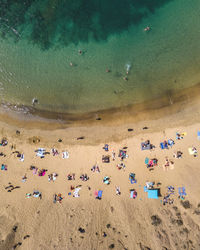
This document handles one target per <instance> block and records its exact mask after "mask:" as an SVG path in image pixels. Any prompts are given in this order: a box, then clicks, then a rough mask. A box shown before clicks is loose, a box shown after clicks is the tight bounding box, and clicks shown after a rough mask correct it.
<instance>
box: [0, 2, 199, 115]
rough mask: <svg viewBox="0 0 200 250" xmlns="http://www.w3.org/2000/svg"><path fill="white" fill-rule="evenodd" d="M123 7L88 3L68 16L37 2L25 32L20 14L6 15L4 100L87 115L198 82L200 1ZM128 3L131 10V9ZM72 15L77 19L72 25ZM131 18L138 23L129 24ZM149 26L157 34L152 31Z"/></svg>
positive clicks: (0, 73) (0, 49)
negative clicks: (13, 20)
mask: <svg viewBox="0 0 200 250" xmlns="http://www.w3.org/2000/svg"><path fill="white" fill-rule="evenodd" d="M30 2H31V1H29V3H30ZM33 2H34V1H33ZM39 2H40V4H39ZM66 2H67V1H63V3H66ZM110 2H111V3H112V6H113V1H110ZM115 2H116V1H115ZM121 2H123V1H117V6H118V8H121V9H118V10H115V8H113V7H112V6H109V5H110V4H111V3H108V2H105V3H104V5H105V6H104V5H102V6H101V8H100V7H98V8H99V9H100V10H101V11H99V9H98V8H97V6H93V5H92V2H91V1H89V3H90V4H91V5H92V7H91V6H90V8H88V5H87V4H86V2H85V1H81V0H80V1H77V6H76V5H74V6H73V8H72V6H71V7H70V8H69V9H68V12H69V13H68V12H67V7H66V6H65V5H64V7H65V8H66V9H65V11H63V12H62V11H61V10H62V4H61V3H60V5H59V4H58V2H57V1H52V3H51V4H49V2H48V1H37V3H38V5H37V4H32V5H30V6H27V10H26V12H25V10H24V13H25V15H24V16H25V18H24V19H23V20H20V23H18V26H17V25H16V26H15V23H9V22H10V21H9V20H10V18H11V17H12V15H15V14H13V13H11V14H12V15H11V16H10V17H9V18H5V17H4V23H3V24H4V26H3V25H2V26H1V27H4V30H2V38H1V43H0V63H1V64H0V65H1V67H0V68H1V69H0V82H2V83H3V87H4V90H0V93H1V96H0V99H1V101H3V102H4V103H5V102H9V103H13V104H23V105H31V103H32V99H33V98H37V99H38V100H39V104H38V105H37V108H39V109H45V110H49V111H60V112H72V113H81V112H88V111H95V110H100V109H107V108H112V107H120V106H125V105H128V104H134V103H139V102H143V101H145V100H149V99H153V98H158V97H160V96H161V95H164V94H167V95H168V94H169V92H170V91H173V90H175V91H178V90H179V89H182V88H185V87H188V86H192V85H195V84H196V83H198V82H199V78H200V72H199V67H200V58H199V51H200V43H199V40H200V19H199V13H200V1H199V0H173V1H153V2H155V6H154V8H153V6H146V5H145V2H146V1H142V0H141V1H134V0H132V1H131V0H130V1H128V0H126V1H125V2H123V4H122V6H121V5H120V4H121ZM150 2H151V1H150ZM78 3H79V4H78ZM80 3H82V4H83V7H81V8H82V9H83V10H85V9H87V8H88V9H87V13H85V15H88V18H89V19H88V22H89V21H91V20H92V21H91V22H89V23H87V17H85V16H84V15H83V14H82V12H83V10H82V9H80V8H79V7H80V6H82V5H81V4H80ZM158 3H159V4H158ZM46 4H47V5H46ZM126 4H128V6H129V7H127V8H129V9H131V10H129V9H128V10H124V8H126V6H125V5H126ZM133 6H134V8H133ZM111 7H112V8H111ZM24 8H25V7H24ZM76 8H77V9H76ZM55 9H56V10H57V11H58V9H60V10H59V12H55ZM36 10H37V11H36ZM39 10H40V11H39ZM111 10H112V13H111V14H109V13H107V12H108V11H111ZM22 11H23V10H22ZM79 11H81V14H78V13H79ZM92 11H96V12H95V14H94V15H93V14H92V13H93V12H92ZM98 11H99V12H98ZM123 11H124V12H127V13H124V12H123ZM129 11H130V13H131V14H130V13H129ZM65 12H67V14H68V15H69V16H71V15H72V14H70V13H73V15H75V14H74V13H76V15H75V17H76V18H77V20H74V16H73V18H72V19H73V20H74V21H73V22H70V23H67V25H68V26H67V27H66V26H64V24H63V23H64V22H65V14H66V13H65ZM8 13H10V12H9V11H8ZM55 13H59V16H58V15H56V14H55ZM127 15H128V17H129V19H130V20H128V19H127V20H124V17H125V16H127ZM0 16H1V11H0ZM31 16H32V18H33V20H32V19H31V20H32V21H31V22H27V23H26V22H25V21H24V20H30V18H31ZM78 17H79V18H80V20H79V21H78ZM1 18H3V17H1ZM34 18H36V19H34ZM37 18H38V19H37ZM103 18H104V19H105V20H102V19H103ZM109 18H110V19H109ZM2 20H3V19H2ZM2 20H0V21H2ZM17 20H18V19H17ZM112 20H113V22H112ZM103 21H104V23H103ZM36 22H37V23H36ZM46 24H48V26H45V25H46ZM62 24H63V26H62ZM84 25H86V26H84ZM147 26H150V27H151V30H150V31H148V32H145V31H144V28H145V27H147ZM74 27H75V28H76V30H75V28H74ZM5 29H6V30H5ZM15 31H16V32H15ZM65 33H66V34H67V35H66V36H65ZM6 34H9V35H8V36H6ZM3 36H4V37H3ZM79 50H82V54H80V53H79ZM70 63H72V65H73V66H70ZM106 69H108V70H109V71H110V72H106ZM127 71H128V74H127ZM124 77H127V78H128V80H127V81H126V80H124Z"/></svg>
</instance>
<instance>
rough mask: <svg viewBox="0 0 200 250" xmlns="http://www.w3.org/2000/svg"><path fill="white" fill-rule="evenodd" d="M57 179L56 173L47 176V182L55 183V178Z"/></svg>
mask: <svg viewBox="0 0 200 250" xmlns="http://www.w3.org/2000/svg"><path fill="white" fill-rule="evenodd" d="M57 177H58V174H57V173H53V174H49V175H48V181H49V182H51V181H53V182H54V181H55V180H56V178H57Z"/></svg>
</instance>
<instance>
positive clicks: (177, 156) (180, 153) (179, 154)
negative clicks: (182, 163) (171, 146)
mask: <svg viewBox="0 0 200 250" xmlns="http://www.w3.org/2000/svg"><path fill="white" fill-rule="evenodd" d="M182 154H183V153H182V152H181V151H177V152H174V154H173V157H175V158H177V159H180V158H182Z"/></svg>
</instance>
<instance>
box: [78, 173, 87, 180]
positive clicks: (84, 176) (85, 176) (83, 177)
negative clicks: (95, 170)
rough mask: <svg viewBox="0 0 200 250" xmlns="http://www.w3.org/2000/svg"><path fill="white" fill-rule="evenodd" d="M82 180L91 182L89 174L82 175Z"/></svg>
mask: <svg viewBox="0 0 200 250" xmlns="http://www.w3.org/2000/svg"><path fill="white" fill-rule="evenodd" d="M80 179H81V180H82V181H88V180H89V177H88V176H87V174H82V175H81V176H80Z"/></svg>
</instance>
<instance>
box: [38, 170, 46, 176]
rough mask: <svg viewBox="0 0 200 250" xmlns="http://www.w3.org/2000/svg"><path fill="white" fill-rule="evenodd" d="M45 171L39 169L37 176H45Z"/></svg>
mask: <svg viewBox="0 0 200 250" xmlns="http://www.w3.org/2000/svg"><path fill="white" fill-rule="evenodd" d="M46 171H47V170H46V169H41V170H39V171H38V176H45V174H46Z"/></svg>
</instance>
